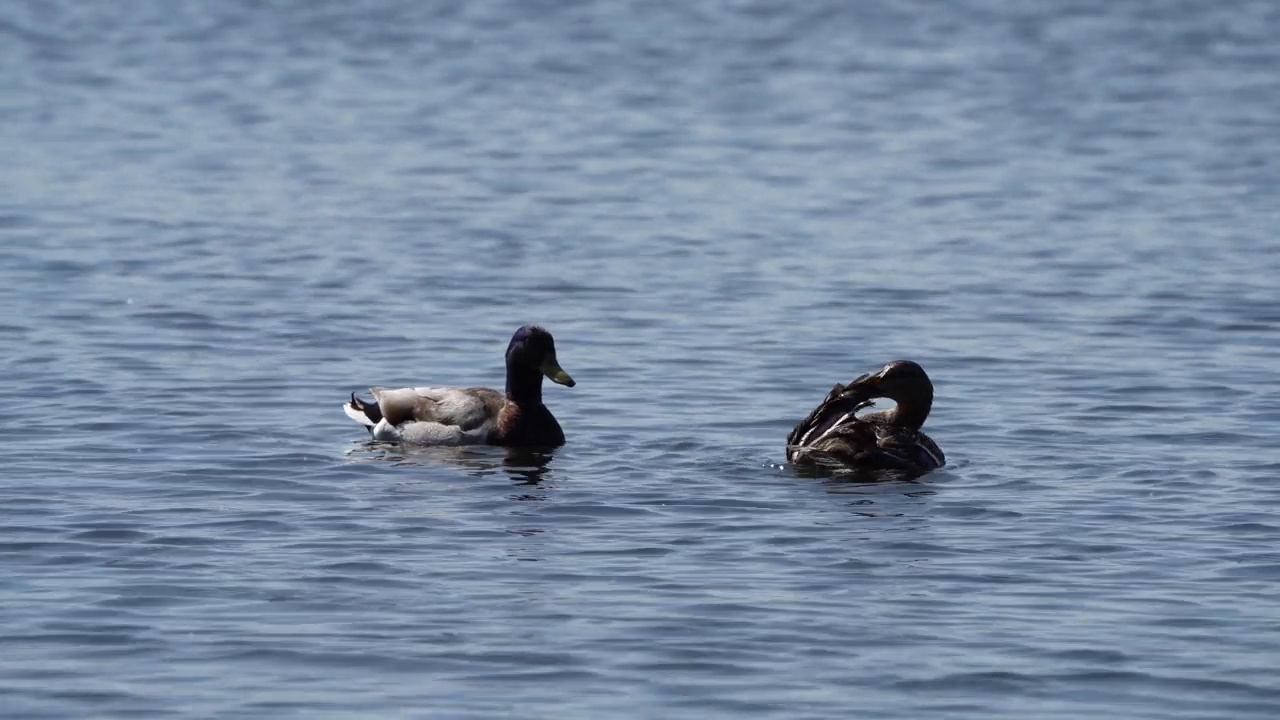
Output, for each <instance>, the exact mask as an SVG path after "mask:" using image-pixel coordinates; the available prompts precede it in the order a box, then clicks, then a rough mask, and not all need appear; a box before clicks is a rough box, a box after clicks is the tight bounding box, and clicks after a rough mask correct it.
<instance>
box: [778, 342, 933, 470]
mask: <svg viewBox="0 0 1280 720" xmlns="http://www.w3.org/2000/svg"><path fill="white" fill-rule="evenodd" d="M876 398H888V399H890V400H893V401H894V402H895V403H896V404H897V407H894V408H893V409H891V410H882V411H879V412H872V413H866V414H864V415H862V416H861V417H859V416H858V411H860V410H863V409H865V408H867V407H871V406H872V405H873V404H874V403H873V402H872V401H873V400H875V399H876ZM932 407H933V383H932V382H930V380H929V376H928V375H927V374H925V371H924V368H922V367H920V366H919V365H917V364H916V363H914V362H912V361H910V360H895V361H893V362H891V363H889V364H888V365H885V366H884V367H883V368H882V369H881V370H880V371H879V372H876V373H874V374H872V373H868V374H866V375H863V376H861V377H859V378H858V379H856V380H854V381H853V382H851V383H849V384H848V385H840V384H839V383H837V384H836V386H835V387H833V388H831V392H830V393H827V397H826V399H824V400H823V401H822V402H821V403H820V404H819V405H818V407H816V408H814V410H813V412H811V413H809V415H808V416H807V417H805V419H804V420H801V421H800V424H798V425H796V427H795V429H794V430H792V431H791V434H790V435H788V436H787V460H789V461H790V462H792V463H794V464H796V465H822V466H828V467H830V466H836V467H846V468H850V469H865V470H899V471H905V472H908V473H912V474H922V473H926V472H928V471H930V470H934V469H936V468H940V467H942V466H943V465H945V464H946V461H947V460H946V457H945V456H944V455H943V454H942V450H941V449H939V448H938V445H937V444H936V443H935V442H934V441H933V440H932V439H931V438H930V437H929V436H928V435H925V434H924V433H923V432H921V430H920V427H921V426H922V425H924V421H925V419H926V418H928V417H929V410H930V408H932Z"/></svg>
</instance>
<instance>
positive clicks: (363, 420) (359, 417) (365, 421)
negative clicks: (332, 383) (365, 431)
mask: <svg viewBox="0 0 1280 720" xmlns="http://www.w3.org/2000/svg"><path fill="white" fill-rule="evenodd" d="M342 411H343V412H345V413H346V414H347V417H349V418H351V419H352V420H355V421H356V422H358V423H360V424H361V425H363V426H365V427H373V426H374V425H375V424H376V423H374V422H373V421H372V420H370V419H369V416H368V415H365V414H364V413H362V412H360V411H359V410H357V409H355V408H354V407H352V405H351V403H349V402H347V403H343V404H342Z"/></svg>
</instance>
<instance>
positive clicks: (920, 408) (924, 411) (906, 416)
mask: <svg viewBox="0 0 1280 720" xmlns="http://www.w3.org/2000/svg"><path fill="white" fill-rule="evenodd" d="M892 400H893V401H894V402H896V403H897V404H898V406H897V407H895V408H894V409H893V410H892V411H891V414H890V418H889V420H890V422H892V423H893V424H894V425H901V426H903V427H908V428H911V429H912V430H919V429H920V426H921V425H924V421H925V419H926V418H928V417H929V410H930V409H932V408H933V391H932V390H929V391H927V392H923V393H913V394H911V395H907V396H905V397H901V398H892Z"/></svg>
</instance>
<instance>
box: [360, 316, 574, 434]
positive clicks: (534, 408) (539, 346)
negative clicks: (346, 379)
mask: <svg viewBox="0 0 1280 720" xmlns="http://www.w3.org/2000/svg"><path fill="white" fill-rule="evenodd" d="M543 375H546V376H547V377H549V378H551V381H552V382H555V383H559V384H561V385H566V386H568V387H573V386H574V382H573V378H571V377H569V373H566V372H565V371H564V370H562V369H561V368H560V363H558V362H556V344H555V340H554V339H553V338H552V337H551V333H549V332H547V331H546V330H544V329H542V328H540V327H537V326H536V325H525V326H524V327H522V328H520V329H519V330H516V334H515V335H512V336H511V344H510V345H507V391H506V393H500V392H498V391H497V390H491V389H489V388H483V387H474V388H446V387H418V388H398V389H393V388H383V387H375V388H370V389H369V391H370V392H371V393H373V398H374V402H372V403H371V402H367V401H365V400H362V399H360V398H358V397H356V395H355V393H352V394H351V401H350V402H348V403H347V404H345V405H343V406H342V409H343V410H345V411H346V413H347V416H348V417H350V418H351V419H352V420H355V421H356V422H358V423H360V424H361V425H364V426H365V427H367V428H369V434H370V435H372V436H373V439H374V440H388V441H392V442H408V443H416V444H420V445H504V446H544V447H555V446H559V445H563V444H564V431H562V430H561V429H560V423H558V422H556V419H555V416H553V415H552V414H551V411H550V410H548V409H547V406H546V405H543V404H542V376H543Z"/></svg>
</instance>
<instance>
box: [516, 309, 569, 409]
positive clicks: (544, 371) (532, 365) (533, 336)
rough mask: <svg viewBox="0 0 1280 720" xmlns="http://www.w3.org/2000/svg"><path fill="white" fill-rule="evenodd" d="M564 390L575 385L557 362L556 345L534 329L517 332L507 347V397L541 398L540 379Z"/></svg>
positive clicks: (533, 326)
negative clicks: (548, 380) (546, 378)
mask: <svg viewBox="0 0 1280 720" xmlns="http://www.w3.org/2000/svg"><path fill="white" fill-rule="evenodd" d="M544 375H545V376H546V377H548V378H550V379H551V382H553V383H557V384H559V385H564V386H565V387H573V386H574V385H576V384H577V383H575V382H574V381H573V378H571V377H569V373H567V372H565V371H564V368H561V367H560V363H559V361H557V360H556V341H555V338H553V337H551V333H549V332H547V331H546V330H545V329H543V328H541V327H538V326H537V325H525V326H524V327H522V328H520V329H519V330H516V332H515V334H514V335H512V336H511V343H510V344H509V345H507V395H510V396H511V397H515V398H521V399H523V398H525V397H527V398H530V399H532V398H533V397H536V398H537V399H538V400H539V401H540V400H541V398H542V376H544Z"/></svg>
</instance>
